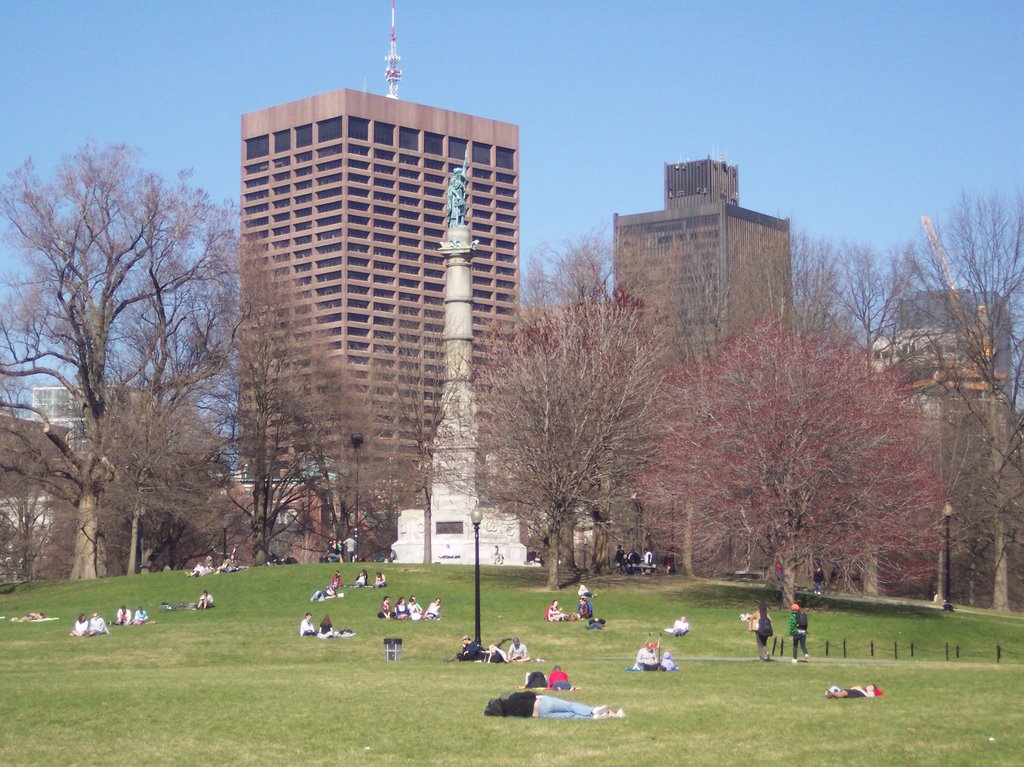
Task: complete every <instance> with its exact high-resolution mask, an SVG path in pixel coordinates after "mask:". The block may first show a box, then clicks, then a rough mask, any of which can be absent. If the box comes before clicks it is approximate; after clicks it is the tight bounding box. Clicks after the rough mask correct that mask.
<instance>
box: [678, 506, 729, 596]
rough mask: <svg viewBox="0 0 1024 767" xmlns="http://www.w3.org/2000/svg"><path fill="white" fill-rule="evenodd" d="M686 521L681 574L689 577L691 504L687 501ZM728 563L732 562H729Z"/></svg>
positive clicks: (691, 547) (690, 572) (691, 548)
mask: <svg viewBox="0 0 1024 767" xmlns="http://www.w3.org/2000/svg"><path fill="white" fill-rule="evenodd" d="M685 514H686V521H685V523H684V527H683V551H682V559H683V561H682V563H681V564H682V568H683V574H684V575H686V576H687V577H689V578H692V577H693V504H692V503H689V502H688V503H687V504H686V509H685ZM730 564H732V563H731V562H730Z"/></svg>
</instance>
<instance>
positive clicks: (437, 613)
mask: <svg viewBox="0 0 1024 767" xmlns="http://www.w3.org/2000/svg"><path fill="white" fill-rule="evenodd" d="M423 618H424V620H428V621H437V620H441V597H438V598H437V599H435V600H434V601H433V602H431V603H430V604H429V605H428V606H427V609H426V611H425V612H424V613H423Z"/></svg>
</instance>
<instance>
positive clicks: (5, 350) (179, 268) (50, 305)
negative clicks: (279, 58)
mask: <svg viewBox="0 0 1024 767" xmlns="http://www.w3.org/2000/svg"><path fill="white" fill-rule="evenodd" d="M0 212H2V214H3V216H4V217H5V218H6V219H7V221H8V222H9V224H10V228H9V241H10V242H11V243H12V244H13V245H14V246H15V247H16V248H17V249H18V250H19V251H20V252H21V254H22V258H23V262H22V263H23V272H22V277H21V278H20V279H15V280H13V281H11V282H9V287H10V291H9V298H8V299H7V301H6V302H5V304H4V306H3V307H2V309H0V373H3V374H4V375H6V376H13V377H20V378H23V379H26V380H27V379H38V378H40V377H42V378H48V379H50V380H51V381H53V382H55V383H56V384H58V385H60V386H62V387H64V388H65V389H66V390H67V391H68V392H69V394H70V396H71V397H72V398H73V400H74V401H75V403H76V405H77V407H78V409H79V410H80V413H81V416H82V421H83V428H82V439H81V444H80V446H72V444H70V443H69V441H68V439H67V438H66V435H64V434H62V433H61V432H59V431H58V430H55V429H52V428H50V424H49V420H48V418H47V415H46V414H45V413H43V412H42V411H40V410H38V409H35V410H34V409H33V408H32V407H31V406H30V405H28V404H26V403H24V402H18V401H4V402H3V403H2V404H3V405H4V406H6V407H7V408H9V409H12V410H13V411H15V412H17V411H21V412H24V411H34V412H35V414H36V416H37V417H39V418H40V419H42V420H43V422H44V424H45V425H46V428H47V436H48V438H49V440H50V441H51V443H52V444H53V445H54V446H55V447H56V448H57V449H58V450H59V451H60V452H61V453H62V455H63V457H64V460H65V462H66V463H67V466H68V477H69V479H70V480H71V481H72V482H73V483H74V485H75V488H76V489H75V493H74V495H75V498H74V505H75V507H76V509H77V516H78V519H77V525H76V526H77V533H76V539H75V546H74V561H73V565H72V568H71V577H72V578H75V579H81V578H94V577H97V576H101V575H103V574H105V572H106V567H107V562H106V555H105V550H104V549H105V543H104V541H105V535H106V531H105V530H104V529H103V526H102V524H101V514H100V510H101V506H102V499H103V496H104V494H105V492H106V490H107V487H108V486H109V484H110V482H111V480H112V479H113V478H114V477H115V476H116V473H117V468H116V466H115V465H114V463H112V462H111V460H110V458H109V456H108V455H107V427H108V422H109V414H108V409H109V402H110V396H111V387H112V386H114V385H117V386H120V387H124V388H131V387H132V386H133V385H134V384H135V383H136V382H137V381H138V380H140V377H142V376H143V374H144V371H145V370H146V368H147V367H148V365H149V364H150V361H151V359H152V356H153V354H154V353H155V352H156V351H157V346H158V345H159V344H160V343H161V342H162V341H167V340H168V339H170V338H172V337H173V336H174V334H175V333H177V332H188V331H191V330H193V329H195V328H199V327H203V326H206V325H207V322H206V320H205V319H202V318H201V315H202V312H203V307H202V305H194V306H193V305H190V300H189V297H190V296H194V295H196V294H199V293H202V292H203V290H204V289H205V287H206V286H209V285H216V284H218V280H219V279H220V277H221V276H222V275H223V274H225V273H230V272H231V271H232V270H231V268H230V266H229V265H230V263H231V261H232V259H233V257H234V250H235V236H234V229H235V227H234V226H233V220H232V217H231V216H230V214H229V211H227V210H226V209H225V208H224V207H222V206H218V205H215V204H212V203H211V202H210V201H209V199H208V198H207V197H206V195H205V194H203V193H202V192H200V191H198V190H195V189H193V188H191V187H190V186H188V184H187V178H186V177H185V176H184V175H183V176H182V177H181V178H180V179H179V180H178V181H177V183H174V184H171V183H168V182H167V181H165V180H164V179H162V178H160V177H159V176H157V175H155V174H152V173H147V172H144V171H143V170H142V169H141V168H140V167H139V165H138V161H137V158H136V156H135V154H134V152H132V151H131V150H129V149H128V148H126V147H123V146H114V147H109V148H98V147H95V146H91V145H87V146H85V147H83V148H82V149H80V150H79V151H78V152H77V153H76V154H74V155H73V156H71V157H69V158H67V159H65V160H64V161H63V162H62V163H61V165H60V166H59V168H58V169H57V172H56V174H55V176H54V178H53V179H52V180H50V181H43V180H42V179H40V178H39V177H38V176H37V175H36V173H35V170H34V168H33V166H32V163H31V162H28V163H26V164H25V166H24V167H22V168H21V170H19V171H17V172H15V173H14V174H13V175H12V176H11V179H10V182H9V183H8V184H7V185H6V186H5V187H4V188H3V190H2V192H0ZM206 306H207V307H213V306H216V302H215V301H210V302H208V303H207V304H206ZM193 312H194V313H195V316H193V317H191V318H189V319H188V320H186V319H185V315H186V314H190V313H193ZM172 316H177V317H179V318H181V319H182V324H181V325H176V324H175V323H174V322H173V321H171V317H172ZM143 320H144V321H145V322H144V324H141V325H140V321H143ZM193 348H194V349H196V350H197V352H201V353H202V354H204V355H206V354H209V355H211V356H212V357H219V356H221V350H219V349H217V348H210V347H203V346H202V345H201V344H198V343H196V344H194V346H193ZM200 367H204V366H200Z"/></svg>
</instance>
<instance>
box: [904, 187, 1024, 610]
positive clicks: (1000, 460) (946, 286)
mask: <svg viewBox="0 0 1024 767" xmlns="http://www.w3.org/2000/svg"><path fill="white" fill-rule="evenodd" d="M937 229H938V236H937V238H936V241H935V242H934V243H932V244H930V245H929V246H926V247H922V248H920V249H919V250H918V252H917V254H916V256H915V258H914V260H913V266H914V274H915V277H916V279H917V280H918V285H919V286H920V287H921V288H922V291H923V293H922V295H921V296H920V297H919V298H920V300H919V301H918V302H917V309H918V314H919V315H927V319H928V320H929V321H930V324H931V326H932V327H933V328H934V332H933V334H932V337H931V340H932V346H931V351H932V352H933V357H935V358H936V359H937V360H939V361H940V364H939V366H938V367H939V369H938V370H936V376H937V378H938V379H941V381H940V382H941V383H942V385H943V387H944V389H945V390H946V391H947V392H948V393H949V396H954V397H956V398H957V399H958V400H959V403H960V408H958V409H959V410H960V411H961V412H964V413H966V414H967V416H968V418H966V419H965V420H964V421H962V423H964V425H965V427H967V428H971V429H974V430H976V432H977V433H978V434H980V435H982V439H983V440H984V443H985V445H986V455H985V458H984V461H983V462H981V463H980V465H979V467H978V468H979V469H980V470H981V472H982V475H983V476H984V481H983V482H982V484H981V488H982V492H980V493H979V494H977V495H976V496H975V503H976V504H978V506H979V508H978V509H977V511H980V512H981V513H983V514H984V515H985V516H986V517H987V519H988V531H989V536H990V541H991V549H990V553H989V557H990V561H991V565H992V574H993V575H992V579H993V582H992V606H993V607H994V608H995V609H997V610H1008V609H1009V608H1010V597H1009V593H1010V589H1009V585H1010V576H1009V574H1010V569H1011V568H1010V560H1011V558H1012V557H1014V556H1015V555H1016V554H1015V552H1016V548H1015V547H1016V540H1017V537H1018V532H1019V529H1020V524H1021V497H1022V492H1024V482H1022V479H1021V470H1022V466H1021V436H1022V427H1024V422H1022V420H1021V415H1020V413H1021V411H1020V407H1019V405H1020V402H1019V398H1020V395H1021V387H1022V385H1024V375H1022V372H1024V193H1021V192H1017V194H1016V195H1015V196H1013V197H1009V196H1006V195H999V194H993V195H989V196H971V195H968V194H964V195H963V196H962V197H961V199H960V200H959V201H958V202H957V203H956V204H955V205H954V206H953V208H952V210H951V211H950V213H949V215H948V216H947V218H946V220H945V221H944V222H939V226H938V227H937ZM966 511H968V510H967V509H961V512H966Z"/></svg>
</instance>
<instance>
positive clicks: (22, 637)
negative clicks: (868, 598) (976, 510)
mask: <svg viewBox="0 0 1024 767" xmlns="http://www.w3.org/2000/svg"><path fill="white" fill-rule="evenodd" d="M382 567H385V568H386V570H385V572H386V574H387V576H388V580H389V587H388V589H387V590H386V591H387V593H388V594H390V595H391V596H392V598H395V597H397V596H399V595H403V596H409V595H410V594H415V595H416V596H417V598H418V600H419V601H420V602H422V603H424V604H426V603H428V602H429V601H430V600H431V599H433V598H434V597H435V596H440V597H442V599H443V602H444V611H443V618H442V620H441V621H439V622H437V623H427V622H419V623H408V622H388V621H381V620H378V619H377V618H376V617H375V615H376V611H377V607H378V603H379V600H380V597H381V596H382V594H381V593H380V592H379V591H375V590H373V589H361V590H354V589H350V588H346V589H345V598H344V599H338V600H328V601H326V602H323V603H317V604H310V602H309V597H310V595H311V594H312V593H313V591H314V590H315V589H317V588H319V587H322V586H323V585H324V584H325V583H326V582H327V580H328V578H329V576H330V574H331V573H332V572H333V570H334V569H335V566H333V565H307V566H299V565H295V566H289V567H266V568H258V569H253V570H248V571H245V572H242V573H236V574H231V575H216V576H207V577H205V578H202V579H193V578H187V577H185V575H184V573H181V572H169V573H155V574H151V575H145V576H137V577H134V578H112V579H107V580H102V581H95V582H88V583H48V584H24V585H17V586H15V585H7V586H0V615H4V616H6V617H7V618H8V619H9V618H10V617H11V616H15V615H22V614H25V613H27V612H28V611H30V610H41V611H44V612H46V613H47V614H48V615H50V616H57V617H58V618H59V620H56V621H51V622H44V623H12V622H10V621H9V620H4V621H0V670H2V679H3V686H4V694H3V696H2V698H0V716H2V719H3V722H4V725H5V726H4V728H3V732H2V734H0V764H5V765H16V764H35V765H38V764H44V765H49V764H55V765H57V764H59V765H75V764H89V765H106V764H111V765H120V764H152V765H162V764H168V765H170V764H173V765H193V764H195V765H207V764H232V765H247V764H256V765H262V764H275V765H291V764H300V763H301V764H304V765H315V764H336V763H345V762H348V761H356V762H358V763H361V764H379V765H414V764H415V765H420V764H427V765H476V764H488V765H521V764H523V763H527V762H529V763H533V764H544V765H549V764H551V765H562V764H566V765H568V764H573V765H577V764H579V763H581V762H585V763H587V764H589V765H604V764H617V765H618V764H629V765H663V764H667V763H683V764H743V765H750V764H772V763H784V762H785V763H794V762H795V763H802V764H808V765H817V764H844V765H847V764H862V763H869V762H871V763H875V762H879V761H881V762H883V763H887V764H937V763H942V764H972V765H974V764H1017V763H1019V758H1020V753H1021V747H1022V746H1024V736H1022V732H1024V728H1022V725H1024V715H1022V714H1021V711H1022V708H1024V707H1022V706H1021V704H1020V700H1019V695H1018V694H1017V693H1018V690H1019V689H1020V687H1021V684H1022V682H1024V620H1022V618H1021V616H1019V615H1011V616H1006V615H997V614H993V613H986V612H984V611H972V612H964V611H957V612H954V613H952V614H950V613H943V612H942V611H940V610H936V609H934V608H933V607H932V606H928V605H919V606H912V605H902V604H899V605H897V604H884V603H882V604H879V603H865V604H862V603H858V602H854V601H845V600H840V599H831V598H830V597H828V596H827V595H826V596H825V597H817V598H813V599H811V600H810V604H809V610H808V612H809V617H810V633H809V641H808V644H809V649H810V653H811V662H810V663H808V664H803V663H801V664H797V665H793V664H791V663H790V662H789V657H790V655H789V646H788V644H789V643H788V639H786V642H785V646H784V647H783V648H782V653H783V654H782V655H780V656H777V657H778V661H777V662H775V663H769V664H766V663H759V662H757V661H756V660H752V659H753V658H755V656H756V652H755V647H754V640H753V638H752V637H751V636H750V635H749V634H748V633H747V632H746V631H744V627H743V625H742V624H741V623H740V621H739V620H738V615H739V614H740V613H741V612H743V611H745V610H749V609H752V608H753V607H754V606H755V605H756V603H757V600H758V599H759V598H760V597H761V596H762V593H763V592H762V591H761V590H760V588H759V587H757V586H750V585H746V584H723V583H716V582H708V581H697V580H686V579H683V578H678V577H649V578H648V577H631V578H626V577H622V576H614V577H608V578H603V579H597V580H592V581H588V582H587V585H588V586H589V587H590V588H591V589H592V590H593V591H596V592H597V596H596V598H595V599H594V605H595V610H596V613H597V614H598V615H600V616H602V617H604V618H606V619H607V621H608V623H607V626H606V628H605V629H604V630H603V631H587V630H585V629H584V626H583V625H582V624H580V623H564V624H548V623H544V622H543V621H542V619H541V618H542V614H543V610H544V607H545V606H546V605H547V603H548V602H549V601H550V600H551V599H553V598H558V599H559V600H560V601H561V603H562V605H563V607H566V608H570V607H572V606H573V605H575V602H576V596H575V588H572V589H566V590H564V591H562V592H559V593H556V594H552V593H550V592H548V591H547V590H545V588H544V576H543V574H542V573H541V572H539V571H538V570H533V569H529V568H513V567H505V568H494V567H486V568H484V569H483V571H482V585H481V592H482V602H483V638H484V640H485V643H486V642H493V641H497V640H498V639H501V638H504V637H508V636H513V635H518V636H521V637H522V639H523V641H524V642H526V643H527V644H528V645H529V648H530V652H531V654H532V655H533V656H534V657H541V658H544V659H545V662H544V663H533V664H529V668H524V667H522V666H502V665H484V664H460V663H443V662H442V659H443V658H445V657H449V656H451V655H453V654H454V652H455V651H456V649H457V648H458V645H459V641H458V640H459V637H460V636H461V635H462V634H464V633H469V634H472V633H473V631H472V628H473V571H472V568H468V567H443V566H407V565H387V566H382ZM374 569H375V568H374ZM374 569H371V576H372V574H373V572H374ZM356 570H357V568H356V567H355V566H353V565H344V566H342V573H343V575H344V576H345V580H346V581H347V582H351V581H353V580H354V578H355V574H356ZM204 588H206V589H209V591H210V592H211V593H212V594H213V595H214V596H215V597H216V599H217V607H216V608H215V609H213V610H210V611H204V612H165V611H163V610H161V609H160V603H161V602H162V601H167V602H177V601H195V599H196V598H197V597H198V595H199V592H200V591H201V590H202V589H204ZM121 604H127V605H128V606H129V607H131V608H132V609H135V608H136V607H137V606H139V605H143V606H145V607H146V608H147V609H148V610H149V612H150V616H151V618H153V619H155V623H154V624H153V625H149V626H143V627H125V628H121V627H112V629H111V634H110V635H109V636H105V637H94V638H85V639H78V638H71V637H69V636H68V632H69V631H70V629H71V624H72V623H73V620H74V618H75V616H76V615H77V614H78V613H80V612H85V613H91V612H93V611H94V610H98V611H100V612H101V613H102V614H103V615H104V616H105V617H106V618H107V619H108V621H111V620H112V619H113V616H114V612H115V609H116V608H117V606H119V605H121ZM307 610H309V611H311V612H312V613H313V615H314V619H315V620H316V621H319V620H320V618H321V616H322V615H323V613H324V612H328V613H330V615H331V617H332V618H333V621H334V625H335V626H336V627H338V628H341V627H348V628H351V629H352V630H354V631H355V632H356V636H355V637H352V638H349V639H338V640H330V641H318V640H315V639H303V638H300V637H299V636H298V634H297V629H298V624H299V621H300V620H301V618H302V615H303V614H304V613H305V612H306V611H307ZM680 613H684V614H686V616H687V617H688V618H689V620H690V623H691V625H692V627H693V630H692V632H691V634H690V635H689V636H687V637H685V638H682V639H676V638H673V637H667V636H665V635H664V634H660V631H661V629H662V628H664V627H665V626H670V625H671V623H672V620H673V619H674V618H675V617H677V616H678V615H679V614H680ZM774 614H775V627H776V632H777V635H784V634H785V633H786V631H785V623H786V617H787V612H785V611H780V610H776V611H774ZM659 635H660V637H661V638H663V639H664V640H665V641H664V643H663V646H664V647H666V648H669V649H671V650H672V651H673V654H674V655H675V657H676V658H677V659H678V660H679V661H680V665H682V667H683V670H682V671H680V672H678V673H672V674H638V673H626V672H625V671H623V668H624V667H625V666H627V665H630V664H631V663H632V660H633V657H634V655H635V653H636V650H637V648H638V647H639V645H640V644H641V643H642V642H643V641H644V640H646V639H647V638H648V637H654V636H659ZM392 636H395V637H401V638H402V639H403V657H402V660H401V661H399V662H397V663H393V662H392V663H389V662H386V661H385V659H384V651H383V639H384V638H385V637H392ZM780 638H781V636H780ZM826 640H827V641H828V643H829V657H828V658H825V642H826ZM844 640H845V644H846V652H847V658H846V659H843V657H842V647H843V642H844ZM872 642H873V643H874V657H872V656H871V643H872ZM894 643H895V651H894ZM911 644H913V645H914V658H913V659H911V658H910V651H911V650H910V646H911ZM947 644H948V646H949V648H950V653H951V658H952V659H951V660H950V661H949V662H946V661H945V650H946V646H947ZM997 644H998V645H999V646H1000V647H1001V650H1002V662H1001V663H999V664H997V663H996V662H995V661H996V646H997ZM958 646H959V648H960V655H961V657H960V659H956V658H955V654H956V648H957V647H958ZM894 654H896V655H898V657H899V661H894V660H893V657H894ZM554 663H558V664H560V665H562V667H563V668H565V669H566V670H567V671H568V672H569V675H570V677H571V678H572V679H573V681H574V682H575V683H576V684H578V685H580V686H582V687H583V688H584V689H583V690H582V691H579V692H574V693H562V694H563V695H567V696H571V697H572V698H573V699H576V700H580V701H583V702H586V703H590V704H598V703H606V704H609V705H613V706H623V707H625V709H626V711H627V715H628V716H627V718H626V719H625V720H621V721H620V720H609V721H600V722H589V721H583V722H564V721H551V720H515V719H510V720H504V719H491V718H485V717H483V715H482V711H483V707H484V705H485V703H486V702H487V700H488V699H489V698H491V697H495V696H497V695H499V694H502V693H506V692H509V691H511V690H512V689H513V688H514V686H515V685H516V684H517V683H519V682H521V681H522V679H523V676H524V674H525V672H526V671H528V670H533V669H539V670H542V671H544V672H547V671H550V668H551V666H552V665H553V664H554ZM867 682H875V683H876V684H878V685H879V686H881V687H882V688H883V689H885V691H886V696H885V697H884V698H882V699H879V700H873V701H866V700H856V701H854V700H850V701H827V700H825V699H824V697H823V692H824V689H825V688H826V687H827V686H828V685H830V684H838V685H841V686H848V685H853V684H863V683H867Z"/></svg>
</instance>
